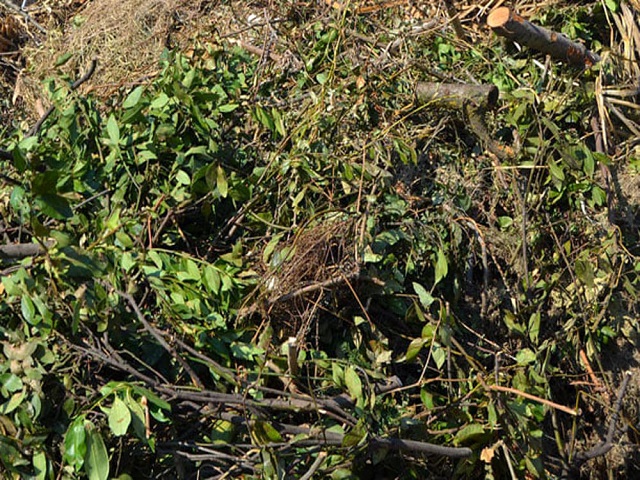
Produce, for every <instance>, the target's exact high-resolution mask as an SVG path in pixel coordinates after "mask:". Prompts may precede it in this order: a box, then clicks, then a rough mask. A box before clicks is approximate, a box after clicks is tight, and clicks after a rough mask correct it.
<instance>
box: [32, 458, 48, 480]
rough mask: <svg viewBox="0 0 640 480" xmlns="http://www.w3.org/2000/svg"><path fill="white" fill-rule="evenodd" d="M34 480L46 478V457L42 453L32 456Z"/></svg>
mask: <svg viewBox="0 0 640 480" xmlns="http://www.w3.org/2000/svg"><path fill="white" fill-rule="evenodd" d="M32 462H33V470H34V476H33V478H34V480H45V479H46V478H47V456H46V454H45V453H44V452H42V451H41V452H38V453H36V454H35V455H34V456H33V460H32Z"/></svg>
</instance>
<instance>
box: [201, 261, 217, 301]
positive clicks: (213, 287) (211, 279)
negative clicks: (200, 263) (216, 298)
mask: <svg viewBox="0 0 640 480" xmlns="http://www.w3.org/2000/svg"><path fill="white" fill-rule="evenodd" d="M203 279H204V285H205V286H206V287H207V289H208V290H209V291H210V292H211V293H213V294H218V293H219V292H220V274H219V273H218V271H217V270H216V269H215V268H214V267H212V266H211V265H207V266H206V267H205V269H204V276H203Z"/></svg>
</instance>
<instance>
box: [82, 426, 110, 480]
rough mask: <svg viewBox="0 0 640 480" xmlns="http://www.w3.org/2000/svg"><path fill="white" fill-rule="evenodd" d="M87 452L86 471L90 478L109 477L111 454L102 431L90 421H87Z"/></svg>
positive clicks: (100, 479)
mask: <svg viewBox="0 0 640 480" xmlns="http://www.w3.org/2000/svg"><path fill="white" fill-rule="evenodd" d="M86 439H87V453H86V455H85V457H84V471H85V472H86V474H87V477H89V480H107V479H108V478H109V455H108V454H107V447H106V446H105V445H104V440H103V439H102V435H100V432H98V430H97V429H96V428H95V427H94V425H93V424H92V423H90V422H88V423H87V437H86Z"/></svg>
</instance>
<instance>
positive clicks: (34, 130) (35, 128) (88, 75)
mask: <svg viewBox="0 0 640 480" xmlns="http://www.w3.org/2000/svg"><path fill="white" fill-rule="evenodd" d="M97 65H98V60H97V59H95V58H94V59H93V60H91V65H89V69H88V70H87V72H86V73H85V74H84V75H83V76H82V77H80V78H79V79H78V80H76V81H75V82H73V83H72V84H71V86H70V87H69V89H70V90H71V91H74V90H75V89H76V88H78V87H79V86H80V85H82V84H83V83H84V82H86V81H87V80H89V78H91V75H93V72H95V70H96V66H97ZM55 108H56V107H55V105H51V106H50V107H49V108H48V109H47V111H46V112H44V114H43V115H42V116H41V117H40V119H39V120H38V121H37V122H36V124H35V125H34V126H33V127H31V129H30V130H29V131H28V132H27V135H26V136H27V137H32V136H34V135H35V134H37V133H38V132H39V131H40V129H41V128H42V124H43V123H44V122H45V120H46V119H47V118H49V115H51V114H52V113H53V111H54V110H55Z"/></svg>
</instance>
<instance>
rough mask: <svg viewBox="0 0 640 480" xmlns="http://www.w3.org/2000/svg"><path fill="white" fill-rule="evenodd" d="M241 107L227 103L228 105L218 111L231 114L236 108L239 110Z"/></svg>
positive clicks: (221, 106)
mask: <svg viewBox="0 0 640 480" xmlns="http://www.w3.org/2000/svg"><path fill="white" fill-rule="evenodd" d="M239 106H240V105H238V104H237V103H227V104H226V105H220V106H219V107H218V110H219V111H220V112H221V113H229V112H233V111H234V110H235V109H236V108H238V107H239Z"/></svg>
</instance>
